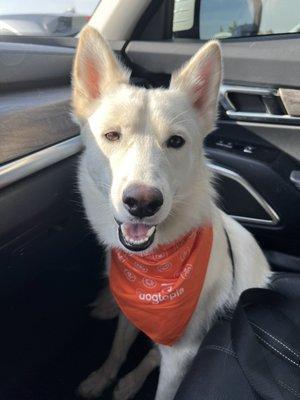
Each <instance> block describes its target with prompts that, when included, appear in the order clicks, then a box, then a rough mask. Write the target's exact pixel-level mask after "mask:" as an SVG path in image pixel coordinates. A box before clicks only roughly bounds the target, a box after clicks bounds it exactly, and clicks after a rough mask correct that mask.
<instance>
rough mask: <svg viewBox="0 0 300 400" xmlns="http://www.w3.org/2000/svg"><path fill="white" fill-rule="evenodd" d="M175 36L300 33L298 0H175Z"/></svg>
mask: <svg viewBox="0 0 300 400" xmlns="http://www.w3.org/2000/svg"><path fill="white" fill-rule="evenodd" d="M173 32H174V36H175V37H176V36H178V37H194V38H199V39H202V40H208V39H212V38H215V39H226V38H233V37H245V36H257V35H271V34H272V35H274V34H282V33H297V32H300V1H299V0H201V1H198V0H196V1H195V0H175V7H174V19H173Z"/></svg>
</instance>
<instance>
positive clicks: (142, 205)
mask: <svg viewBox="0 0 300 400" xmlns="http://www.w3.org/2000/svg"><path fill="white" fill-rule="evenodd" d="M123 203H124V205H125V207H126V209H127V210H128V211H129V212H130V214H131V215H134V216H135V217H138V218H144V217H151V215H154V214H155V213H157V211H158V210H159V209H160V207H161V206H162V204H163V195H162V192H161V191H160V190H159V189H157V188H155V187H152V186H146V185H141V184H135V185H131V186H128V188H127V189H125V190H124V193H123Z"/></svg>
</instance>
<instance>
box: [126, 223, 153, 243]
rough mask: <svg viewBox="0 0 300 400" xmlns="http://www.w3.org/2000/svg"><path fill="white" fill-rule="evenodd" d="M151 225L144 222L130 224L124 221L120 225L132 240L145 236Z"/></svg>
mask: <svg viewBox="0 0 300 400" xmlns="http://www.w3.org/2000/svg"><path fill="white" fill-rule="evenodd" d="M151 228H152V227H151V226H149V225H146V224H130V223H124V224H123V225H122V230H123V231H124V233H125V234H126V236H128V237H130V238H131V239H133V240H141V239H144V238H145V237H147V233H148V232H149V230H150V229H151Z"/></svg>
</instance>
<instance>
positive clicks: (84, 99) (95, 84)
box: [72, 26, 130, 121]
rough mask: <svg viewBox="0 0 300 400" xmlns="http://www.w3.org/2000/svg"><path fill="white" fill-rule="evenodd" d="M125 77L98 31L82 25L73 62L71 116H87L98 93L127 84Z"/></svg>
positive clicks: (125, 71)
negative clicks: (72, 113)
mask: <svg viewBox="0 0 300 400" xmlns="http://www.w3.org/2000/svg"><path fill="white" fill-rule="evenodd" d="M129 76H130V73H129V71H128V70H127V69H126V68H125V67H123V66H122V65H121V64H120V63H119V61H118V60H117V58H116V57H115V55H114V53H113V52H112V50H111V49H110V48H109V46H108V44H107V43H106V42H105V40H104V39H103V38H102V36H101V35H100V33H99V32H98V31H97V30H96V29H94V28H92V27H90V26H86V27H85V28H84V29H83V30H82V32H81V34H80V39H79V44H78V47H77V52H76V56H75V61H74V65H73V74H72V89H73V93H72V105H73V112H74V116H75V117H76V118H77V119H78V120H79V121H80V120H82V119H86V118H88V117H89V116H90V115H91V113H92V112H93V109H94V108H93V106H94V105H95V103H96V101H97V100H99V99H100V98H101V95H103V93H104V92H105V91H106V90H107V89H108V88H112V86H114V85H118V84H120V83H128V82H129Z"/></svg>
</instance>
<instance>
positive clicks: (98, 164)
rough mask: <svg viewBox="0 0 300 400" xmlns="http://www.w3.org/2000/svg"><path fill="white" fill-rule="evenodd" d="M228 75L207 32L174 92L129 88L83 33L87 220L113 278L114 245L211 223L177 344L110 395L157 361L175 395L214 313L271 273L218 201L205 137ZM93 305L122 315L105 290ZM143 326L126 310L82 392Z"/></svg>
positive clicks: (108, 376)
mask: <svg viewBox="0 0 300 400" xmlns="http://www.w3.org/2000/svg"><path fill="white" fill-rule="evenodd" d="M221 74H222V65H221V53H220V47H219V45H218V43H217V42H215V41H212V42H209V43H207V44H206V45H204V46H203V47H202V48H201V49H200V50H199V51H198V52H197V54H196V55H195V56H194V57H193V58H192V59H191V60H190V61H189V62H188V63H187V64H185V65H184V66H183V67H182V68H181V69H180V70H179V71H177V72H175V73H174V74H173V75H172V78H171V83H170V87H169V89H164V88H159V89H150V90H147V89H145V88H138V87H134V86H132V85H130V84H129V75H130V74H129V71H128V70H127V69H126V68H124V66H122V65H121V64H120V63H119V62H118V60H117V59H116V57H115V56H114V54H113V52H112V51H111V50H110V49H109V47H108V45H107V44H106V42H105V41H104V40H103V39H102V38H101V36H100V34H99V33H98V32H97V31H96V30H95V29H93V28H91V27H87V28H85V29H84V30H83V32H82V34H81V37H80V42H79V46H78V49H77V55H76V59H75V63H74V71H73V111H74V116H75V118H76V120H77V122H78V123H79V124H80V126H81V131H82V138H83V141H84V145H85V151H84V153H83V156H82V159H81V164H80V172H79V183H80V189H81V193H82V197H83V201H84V206H85V210H86V213H87V216H88V219H89V221H90V223H91V225H92V227H93V229H94V230H95V232H96V234H97V235H98V238H99V240H100V241H101V242H102V243H104V244H105V245H106V247H107V252H108V257H107V269H108V275H109V272H110V265H111V264H110V260H111V258H110V255H111V249H118V250H117V251H119V252H123V253H122V254H124V255H126V254H127V255H128V256H131V255H133V254H135V255H137V254H138V256H140V257H147V255H148V256H149V255H151V254H152V253H153V252H155V251H156V249H157V248H159V246H168V244H170V243H177V241H178V240H179V239H180V238H185V237H186V236H185V235H187V234H188V233H189V232H195V230H197V229H200V230H201V227H204V226H210V227H211V228H212V232H213V241H212V245H211V251H210V257H209V262H208V266H207V272H206V276H205V281H204V284H203V287H202V289H201V291H200V290H199V293H198V297H197V303H195V304H196V305H195V307H194V309H193V313H192V314H191V318H190V319H189V322H188V324H187V326H186V327H185V329H184V330H182V333H181V335H180V337H179V338H178V340H177V341H176V342H175V343H172V346H169V345H166V344H158V346H154V348H153V349H152V350H150V352H149V353H148V355H147V356H146V358H145V359H144V360H143V361H142V363H141V364H140V365H139V366H138V367H137V368H136V369H135V370H134V371H132V372H131V373H130V374H128V375H127V376H125V378H123V379H122V380H121V381H120V382H119V383H118V384H117V386H116V388H115V391H114V398H115V399H122V400H125V399H127V398H130V397H133V396H134V394H135V393H136V392H137V391H138V390H139V389H140V387H141V386H142V384H143V382H144V380H145V379H146V377H147V375H148V374H149V373H150V372H151V370H152V369H154V368H155V367H157V366H158V365H160V376H159V383H158V389H157V393H156V397H155V398H156V400H171V399H173V398H174V396H175V394H176V391H177V389H178V387H179V385H180V382H181V381H182V379H183V377H184V375H185V372H186V371H187V368H188V367H189V365H190V364H191V362H192V360H193V358H194V356H195V355H196V353H197V350H198V348H199V346H200V344H201V341H202V339H203V336H204V334H205V332H207V329H208V328H209V327H210V326H211V323H212V321H213V318H214V316H215V314H216V311H219V310H220V309H221V310H222V308H224V307H225V306H232V305H234V304H235V303H236V302H237V300H238V298H239V295H240V294H241V292H242V291H243V290H245V289H247V288H250V287H263V286H266V285H267V284H268V282H269V279H270V275H271V273H270V270H269V266H268V263H267V261H266V259H265V257H264V255H263V253H262V251H261V250H260V248H259V247H258V245H257V243H256V241H255V240H254V238H253V237H252V236H251V234H250V233H249V232H248V231H246V230H245V229H244V228H243V227H242V226H241V225H239V224H238V223H237V222H235V221H234V220H233V219H232V218H230V217H229V216H227V215H225V214H224V213H223V212H221V211H220V210H219V209H218V208H217V207H216V205H215V201H214V197H215V196H214V190H213V188H212V184H211V173H210V172H209V171H208V168H207V166H206V159H205V156H204V154H203V148H202V144H203V139H204V137H205V136H206V135H207V134H209V133H210V132H211V131H212V130H213V128H214V123H215V119H216V114H217V104H218V91H219V86H220V82H221ZM226 236H227V237H226ZM189 237H190V236H189ZM231 252H232V256H233V257H231V256H230V253H231ZM232 258H233V260H232ZM199 268H200V267H199ZM129 277H130V276H129ZM194 282H196V280H194ZM170 290H171V289H170ZM179 294H180V293H179ZM120 295H122V293H120ZM118 302H119V301H118ZM95 305H96V309H95V310H94V315H96V316H100V317H101V316H102V317H108V316H113V315H115V313H116V305H115V302H114V300H113V299H112V297H111V296H110V291H109V290H108V289H107V290H106V292H105V293H104V294H102V295H100V298H99V299H98V300H97V301H96V303H95ZM121 308H122V307H121ZM179 312H180V311H179ZM137 333H138V330H137V329H136V328H135V327H134V326H133V325H132V324H131V323H130V322H129V321H128V319H127V318H126V317H125V316H124V315H123V313H120V316H119V323H118V328H117V332H116V335H115V339H114V343H113V347H112V351H111V354H110V356H109V357H108V359H107V360H106V362H105V363H104V365H102V367H101V368H100V369H99V370H97V371H95V372H94V373H93V374H91V375H90V376H89V377H88V378H87V379H86V380H85V381H84V382H83V383H82V384H81V386H80V388H79V391H80V394H81V395H82V396H84V397H98V396H99V395H100V394H101V393H102V391H103V390H104V389H105V388H106V387H107V386H108V385H110V384H111V383H112V381H113V380H114V379H115V378H116V375H117V372H118V370H119V368H120V366H121V364H122V363H123V362H124V360H125V359H126V354H127V352H128V350H129V348H130V346H131V344H132V343H133V341H134V340H135V338H136V336H137Z"/></svg>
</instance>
